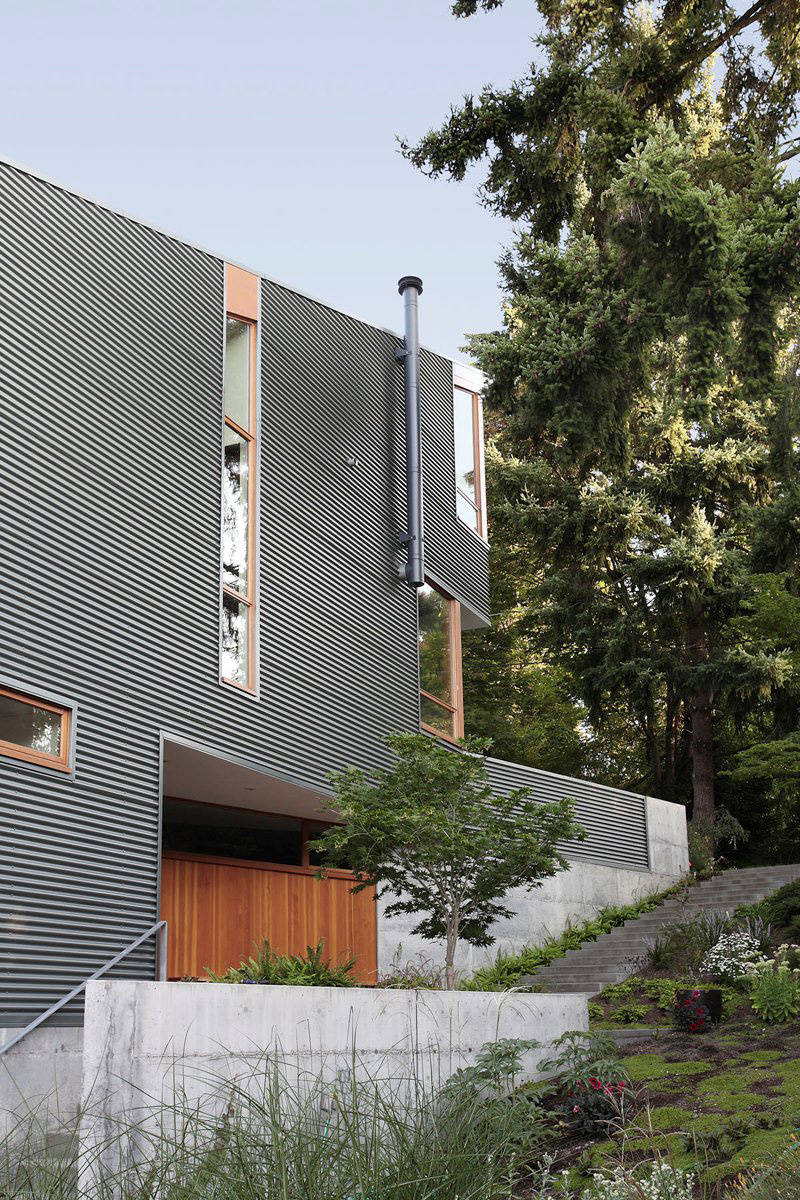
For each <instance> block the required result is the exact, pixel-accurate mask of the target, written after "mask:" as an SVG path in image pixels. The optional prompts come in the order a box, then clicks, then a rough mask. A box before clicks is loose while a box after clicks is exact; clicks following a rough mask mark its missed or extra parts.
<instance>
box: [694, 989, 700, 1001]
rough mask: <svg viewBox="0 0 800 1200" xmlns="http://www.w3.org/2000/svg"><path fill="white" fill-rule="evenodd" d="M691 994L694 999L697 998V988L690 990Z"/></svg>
mask: <svg viewBox="0 0 800 1200" xmlns="http://www.w3.org/2000/svg"><path fill="white" fill-rule="evenodd" d="M692 995H693V996H694V998H695V1000H696V999H697V997H698V996H699V995H700V993H699V992H698V990H697V988H695V990H694V991H693V992H692Z"/></svg>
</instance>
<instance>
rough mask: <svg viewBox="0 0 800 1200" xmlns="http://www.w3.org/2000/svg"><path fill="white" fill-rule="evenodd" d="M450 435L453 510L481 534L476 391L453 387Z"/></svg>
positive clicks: (483, 528)
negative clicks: (453, 446)
mask: <svg viewBox="0 0 800 1200" xmlns="http://www.w3.org/2000/svg"><path fill="white" fill-rule="evenodd" d="M453 439H454V443H455V459H456V513H457V515H458V517H459V518H460V519H461V520H462V521H463V522H464V523H465V524H466V525H469V527H470V529H474V530H475V532H476V533H477V534H479V535H480V536H481V537H484V536H485V534H486V515H485V512H484V503H483V461H482V449H483V447H482V440H483V439H482V432H481V401H480V396H479V395H478V394H477V392H472V391H469V390H468V389H467V388H463V387H459V386H458V385H456V386H455V387H454V388H453Z"/></svg>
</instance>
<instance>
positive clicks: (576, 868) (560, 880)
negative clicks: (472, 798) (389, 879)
mask: <svg viewBox="0 0 800 1200" xmlns="http://www.w3.org/2000/svg"><path fill="white" fill-rule="evenodd" d="M646 804H647V840H648V855H649V860H650V870H649V871H629V870H623V869H622V868H621V867H613V866H607V865H605V864H602V863H594V862H587V861H581V860H577V859H576V860H573V861H572V862H571V863H570V867H569V870H568V871H562V872H561V873H560V874H558V875H555V876H554V877H553V878H552V879H547V880H545V881H544V883H543V884H542V886H541V887H540V888H536V889H535V890H534V891H532V892H526V891H524V890H522V889H515V890H514V891H512V892H510V893H509V895H508V897H507V903H508V907H509V908H510V909H511V910H512V911H513V913H514V915H513V916H512V917H510V918H508V919H507V920H503V921H498V922H497V924H496V925H495V927H494V930H493V933H494V936H495V941H494V943H493V944H492V945H491V946H487V947H485V948H482V949H477V948H475V947H473V946H468V945H466V944H464V943H462V945H461V947H460V950H459V954H458V957H457V960H456V965H457V968H458V970H459V971H461V972H462V973H463V974H469V973H471V972H472V971H474V970H475V969H476V968H477V967H480V966H484V965H486V964H489V963H492V962H494V960H495V958H496V956H497V954H498V951H507V952H511V953H516V952H518V951H519V950H521V949H522V948H523V946H529V945H536V944H537V943H540V942H542V941H544V939H545V938H548V937H552V936H555V935H556V934H559V933H561V931H562V930H563V929H564V928H565V926H566V925H567V922H568V921H572V922H578V921H585V920H588V919H589V918H590V917H593V916H595V915H596V914H597V913H598V912H599V911H600V909H601V908H604V907H605V906H606V905H609V904H630V903H632V901H634V900H639V899H641V897H643V896H647V895H650V893H652V892H660V891H663V890H664V889H665V888H668V887H670V886H671V885H672V884H673V883H677V881H678V880H679V879H681V878H682V877H683V876H684V875H686V873H687V872H688V869H689V850H688V845H687V839H686V810H685V808H684V807H683V806H682V805H680V804H669V803H667V802H666V801H664V800H656V799H654V798H653V797H652V796H648V797H647V798H646ZM389 902H390V900H389V898H387V899H386V900H385V901H379V902H378V905H379V908H378V970H379V971H380V972H381V973H382V974H386V973H387V972H389V971H391V970H392V968H393V966H395V965H403V964H406V963H409V962H423V961H424V962H428V963H431V964H433V965H436V966H439V965H441V964H442V963H443V961H444V949H443V944H442V943H440V942H429V941H425V940H424V939H423V938H420V937H416V936H414V935H413V934H412V933H411V930H412V929H413V927H414V925H415V924H416V920H415V919H414V918H413V917H405V916H403V917H392V918H388V917H387V916H386V915H385V909H386V905H387V904H388V903H389Z"/></svg>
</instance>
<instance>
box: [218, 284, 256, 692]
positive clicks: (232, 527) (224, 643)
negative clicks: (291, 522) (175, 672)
mask: <svg viewBox="0 0 800 1200" xmlns="http://www.w3.org/2000/svg"><path fill="white" fill-rule="evenodd" d="M225 285H226V309H227V312H226V317H225V375H224V384H223V396H224V411H225V430H224V466H223V475H222V640H221V663H220V671H221V675H222V678H223V680H224V681H225V682H226V683H232V684H235V685H236V686H237V687H241V688H245V689H246V690H247V691H254V690H255V673H256V672H255V641H256V595H255V544H256V543H255V517H256V453H257V449H258V447H257V437H256V434H257V396H258V362H257V356H256V352H257V343H258V337H257V334H258V295H259V280H258V277H257V276H255V275H250V274H249V273H248V272H246V271H242V270H240V268H238V267H231V266H229V265H228V266H226V269H225Z"/></svg>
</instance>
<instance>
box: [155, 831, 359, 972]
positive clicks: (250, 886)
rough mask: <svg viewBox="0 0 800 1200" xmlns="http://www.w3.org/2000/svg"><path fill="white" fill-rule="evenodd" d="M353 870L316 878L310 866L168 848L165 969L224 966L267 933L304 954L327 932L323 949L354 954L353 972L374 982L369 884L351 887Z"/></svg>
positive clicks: (285, 949)
mask: <svg viewBox="0 0 800 1200" xmlns="http://www.w3.org/2000/svg"><path fill="white" fill-rule="evenodd" d="M352 886H353V879H352V876H350V875H347V874H346V873H344V872H336V873H334V874H332V875H329V876H328V878H327V879H317V877H316V875H315V873H314V870H313V868H307V867H274V866H265V864H264V863H257V862H251V861H245V860H242V859H232V858H228V859H218V858H212V857H210V856H208V855H203V854H183V853H182V854H179V853H177V852H175V851H172V852H170V851H166V852H165V853H164V858H163V862H162V869H161V916H162V918H163V919H164V920H165V921H167V922H168V955H167V977H168V978H169V979H180V978H181V977H182V976H185V975H195V976H199V977H200V978H202V977H203V975H204V974H205V972H206V969H207V968H208V969H210V970H212V971H214V972H215V973H216V974H221V973H222V972H223V971H225V970H227V968H228V967H232V966H238V964H239V962H240V961H241V959H242V958H247V957H249V956H250V955H253V954H255V952H256V949H257V947H259V946H260V945H261V943H262V942H263V941H264V939H266V940H267V941H268V942H269V944H270V946H271V947H272V948H273V950H275V951H276V952H278V953H282V954H305V952H306V947H307V946H316V945H317V943H318V942H319V941H320V940H324V942H325V946H324V954H323V957H324V958H327V959H330V960H331V961H332V962H337V961H338V960H340V959H343V958H350V957H354V958H355V959H356V967H355V969H354V971H353V977H354V978H356V979H358V980H359V981H360V982H362V983H374V982H375V979H376V973H377V928H376V912H375V901H374V891H373V889H372V888H365V890H364V891H363V892H358V893H357V894H356V895H353V894H352V892H351V888H352Z"/></svg>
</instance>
